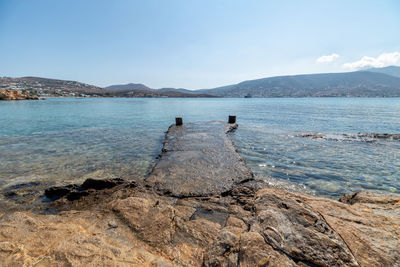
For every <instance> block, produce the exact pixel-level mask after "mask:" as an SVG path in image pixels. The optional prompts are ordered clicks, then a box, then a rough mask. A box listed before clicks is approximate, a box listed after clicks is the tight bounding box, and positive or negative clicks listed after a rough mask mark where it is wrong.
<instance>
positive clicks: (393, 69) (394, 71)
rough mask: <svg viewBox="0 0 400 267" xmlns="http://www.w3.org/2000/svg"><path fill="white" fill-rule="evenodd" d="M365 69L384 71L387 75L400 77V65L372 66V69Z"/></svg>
mask: <svg viewBox="0 0 400 267" xmlns="http://www.w3.org/2000/svg"><path fill="white" fill-rule="evenodd" d="M365 71H370V72H379V73H384V74H387V75H391V76H395V77H399V78H400V67H398V66H389V67H384V68H371V69H366V70H365Z"/></svg>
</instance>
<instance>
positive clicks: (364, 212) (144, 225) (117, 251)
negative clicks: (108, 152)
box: [0, 122, 400, 266]
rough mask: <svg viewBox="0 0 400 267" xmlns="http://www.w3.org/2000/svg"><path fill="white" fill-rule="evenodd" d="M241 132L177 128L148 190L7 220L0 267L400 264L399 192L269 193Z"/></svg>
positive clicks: (119, 188) (102, 188)
mask: <svg viewBox="0 0 400 267" xmlns="http://www.w3.org/2000/svg"><path fill="white" fill-rule="evenodd" d="M234 127H236V125H228V124H225V123H219V122H212V123H209V124H184V127H181V128H178V127H175V126H172V127H170V129H169V130H168V132H167V134H166V139H165V143H164V148H163V153H162V155H161V157H160V159H159V162H158V163H157V164H156V166H155V167H154V170H153V171H152V173H151V174H150V176H149V177H148V178H147V180H146V181H143V182H142V183H137V182H132V181H124V180H122V179H108V180H103V181H97V180H93V179H90V180H87V181H86V182H85V183H83V184H82V185H69V186H63V187H56V188H51V189H48V190H46V192H45V195H46V196H47V199H48V200H52V202H50V203H51V204H50V205H49V207H48V212H50V211H51V212H53V213H54V214H37V213H33V212H31V211H21V212H15V213H13V214H9V215H3V217H1V219H0V259H2V264H4V265H5V266H99V265H100V266H400V252H399V248H400V197H399V196H398V195H394V194H393V195H390V194H378V193H374V192H358V193H354V194H351V195H345V196H343V197H342V198H341V199H340V200H339V201H336V200H331V199H325V198H316V197H312V196H307V195H303V194H298V193H292V192H288V191H285V190H281V189H276V188H267V187H263V184H262V182H260V181H256V180H254V179H253V176H252V174H251V172H250V171H249V170H248V169H247V168H246V167H245V164H244V162H243V161H242V160H241V159H240V157H239V156H238V155H237V153H236V152H235V151H234V147H233V144H232V142H231V140H230V139H229V137H228V136H227V134H226V133H227V132H229V131H231V130H233V128H234ZM232 149H233V150H232ZM218 151H220V153H216V152H218ZM228 154H231V156H229V157H227V155H228ZM218 155H222V156H221V158H220V156H218ZM226 169H229V170H227V171H228V172H227V173H229V175H225V174H224V172H222V170H226ZM193 173H195V174H196V175H192V174H193ZM202 181H204V187H202V186H201V182H202ZM204 188H207V190H204ZM55 211H57V212H55ZM0 216H1V215H0Z"/></svg>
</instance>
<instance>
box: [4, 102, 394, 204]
mask: <svg viewBox="0 0 400 267" xmlns="http://www.w3.org/2000/svg"><path fill="white" fill-rule="evenodd" d="M0 114H1V117H0V189H1V188H7V187H10V186H13V185H16V184H20V183H29V182H40V183H41V184H44V185H46V186H48V185H55V184H57V185H59V184H69V183H76V182H82V181H83V180H84V179H86V178H88V177H93V178H108V177H122V178H126V179H143V177H144V176H145V175H146V173H147V172H148V170H149V169H150V168H151V166H152V164H153V163H154V162H155V159H156V157H157V155H158V154H159V153H160V150H161V146H162V140H163V138H164V131H165V130H166V129H167V128H168V126H169V125H170V124H171V123H173V121H174V117H175V116H183V118H184V121H185V122H188V121H209V120H226V119H227V117H228V115H229V114H236V115H237V117H238V123H239V129H238V130H237V131H236V132H235V133H233V134H232V138H233V140H234V142H235V144H236V146H237V147H238V150H239V153H240V154H241V155H242V156H243V157H244V158H245V160H246V162H247V164H248V166H249V167H250V169H252V170H253V171H254V172H255V173H256V175H257V176H258V177H259V178H261V179H264V180H266V181H267V182H268V183H270V184H271V185H274V186H279V187H285V188H289V189H291V190H295V191H301V192H307V193H310V194H315V195H320V196H328V197H337V196H339V195H341V194H343V193H349V192H354V191H357V190H362V189H368V190H369V189H371V190H378V191H384V192H396V193H400V160H399V159H400V142H399V141H390V140H370V141H372V142H365V140H358V139H355V140H353V139H351V140H350V139H346V138H343V136H342V134H355V133H359V132H361V133H399V132H400V99H398V98H397V99H396V98H390V99H389V98H387V99H385V98H370V99H355V98H353V99H352V98H305V99H284V98H280V99H168V98H159V99H143V98H141V99H134V98H131V99H127V98H120V99H117V98H91V99H66V98H54V99H47V100H44V101H18V102H0ZM301 133H322V134H328V135H329V136H335V137H338V138H334V139H328V140H326V139H310V138H301V137H296V135H297V134H301Z"/></svg>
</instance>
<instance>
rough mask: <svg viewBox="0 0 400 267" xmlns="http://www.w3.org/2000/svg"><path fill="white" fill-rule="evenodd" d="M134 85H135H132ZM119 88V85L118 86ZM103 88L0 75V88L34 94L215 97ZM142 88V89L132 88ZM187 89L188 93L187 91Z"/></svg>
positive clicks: (197, 94)
mask: <svg viewBox="0 0 400 267" xmlns="http://www.w3.org/2000/svg"><path fill="white" fill-rule="evenodd" d="M132 85H135V87H132ZM119 88H121V87H119ZM119 88H117V87H114V88H113V89H111V90H110V89H104V88H100V87H97V86H94V85H90V84H86V83H81V82H76V81H65V80H56V79H47V78H39V77H23V78H10V77H2V78H1V77H0V90H2V91H3V90H20V91H26V92H29V93H31V94H32V95H34V96H36V95H38V96H44V97H47V96H69V97H71V96H85V97H86V96H97V97H217V96H212V95H208V94H204V93H193V92H192V91H189V90H185V89H176V90H175V89H172V90H171V89H168V90H167V89H166V90H154V89H150V88H149V87H147V86H145V85H142V84H129V86H126V87H123V88H128V89H119ZM132 88H144V89H132ZM186 91H189V92H190V93H187V92H186Z"/></svg>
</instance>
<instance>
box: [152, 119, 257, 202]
mask: <svg viewBox="0 0 400 267" xmlns="http://www.w3.org/2000/svg"><path fill="white" fill-rule="evenodd" d="M236 127H237V124H228V123H224V122H220V121H212V122H207V123H184V124H183V125H182V126H175V125H172V126H171V127H170V128H169V129H168V131H167V133H166V137H165V141H164V146H163V150H162V151H163V152H162V154H161V156H160V160H159V162H158V163H157V164H156V166H155V167H154V169H153V171H152V172H151V175H150V176H149V177H148V178H147V179H146V181H147V183H148V185H150V186H152V187H154V188H156V189H157V190H159V191H160V192H163V193H164V194H170V195H172V196H178V197H187V196H207V195H215V194H221V193H223V192H226V191H229V190H230V189H232V188H233V187H234V186H235V185H236V184H240V183H242V182H244V181H248V180H251V179H253V174H252V173H251V172H250V171H249V169H248V168H247V167H246V164H245V162H244V161H243V159H242V158H241V157H240V156H239V154H238V153H236V149H235V147H234V146H233V143H232V141H231V139H230V138H229V137H228V136H227V134H226V133H227V132H230V131H232V130H234V129H236Z"/></svg>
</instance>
